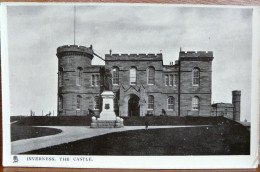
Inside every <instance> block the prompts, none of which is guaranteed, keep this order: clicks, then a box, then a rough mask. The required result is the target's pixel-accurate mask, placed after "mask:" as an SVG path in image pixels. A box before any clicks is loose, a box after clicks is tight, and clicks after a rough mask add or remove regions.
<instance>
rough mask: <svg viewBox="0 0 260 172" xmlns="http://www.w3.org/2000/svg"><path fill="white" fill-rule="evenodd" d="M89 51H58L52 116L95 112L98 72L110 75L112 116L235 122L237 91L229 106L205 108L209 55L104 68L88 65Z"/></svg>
mask: <svg viewBox="0 0 260 172" xmlns="http://www.w3.org/2000/svg"><path fill="white" fill-rule="evenodd" d="M94 55H95V53H94V52H93V49H92V46H90V47H83V46H77V45H70V46H61V47H58V49H57V57H58V68H59V72H58V80H59V81H58V115H59V116H75V115H89V114H92V115H96V116H99V114H100V112H101V110H102V109H101V104H102V99H101V96H100V95H101V93H102V92H103V89H102V88H103V82H104V80H103V76H102V71H104V70H105V69H109V70H110V72H111V74H112V85H113V88H112V91H113V92H114V94H115V97H116V98H115V100H114V109H115V112H116V114H117V115H118V116H122V117H124V116H128V117H131V116H146V115H169V116H181V117H182V116H205V117H206V116H225V117H227V118H230V119H235V120H239V119H240V95H241V93H240V91H233V103H232V104H228V103H216V104H213V105H211V94H212V61H213V59H214V57H213V52H211V51H209V52H205V51H198V52H194V51H188V52H184V51H180V52H179V59H178V60H176V61H175V63H173V62H172V63H170V65H164V64H163V56H162V54H121V55H119V54H106V55H105V65H104V66H103V65H92V63H91V61H92V59H93V57H94Z"/></svg>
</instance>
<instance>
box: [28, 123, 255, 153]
mask: <svg viewBox="0 0 260 172" xmlns="http://www.w3.org/2000/svg"><path fill="white" fill-rule="evenodd" d="M24 154H41V155H44V154H46V155H249V154H250V132H249V131H248V130H247V129H246V128H245V127H243V126H242V125H239V124H235V125H232V124H230V123H229V124H221V125H215V126H210V127H196V128H169V129H149V130H134V131H125V132H118V133H111V134H106V135H101V136H97V137H93V138H89V139H84V140H79V141H75V142H71V143H66V144H61V145H58V146H52V147H49V148H44V149H40V150H35V151H31V152H27V153H24Z"/></svg>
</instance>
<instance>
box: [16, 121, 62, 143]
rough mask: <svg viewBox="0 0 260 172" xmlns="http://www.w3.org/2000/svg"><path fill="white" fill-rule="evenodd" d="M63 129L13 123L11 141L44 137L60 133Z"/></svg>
mask: <svg viewBox="0 0 260 172" xmlns="http://www.w3.org/2000/svg"><path fill="white" fill-rule="evenodd" d="M60 132H61V130H59V129H55V128H46V127H32V126H20V125H15V124H12V125H11V141H16V140H22V139H29V138H35V137H42V136H48V135H54V134H58V133H60Z"/></svg>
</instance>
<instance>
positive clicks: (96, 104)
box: [94, 96, 99, 110]
mask: <svg viewBox="0 0 260 172" xmlns="http://www.w3.org/2000/svg"><path fill="white" fill-rule="evenodd" d="M94 101H95V105H94V109H96V110H98V109H99V96H95V98H94Z"/></svg>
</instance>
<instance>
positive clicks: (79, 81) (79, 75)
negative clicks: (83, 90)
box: [76, 67, 82, 86]
mask: <svg viewBox="0 0 260 172" xmlns="http://www.w3.org/2000/svg"><path fill="white" fill-rule="evenodd" d="M76 75H77V76H76V85H78V86H80V85H81V80H82V79H81V78H82V68H81V67H78V68H77V74H76Z"/></svg>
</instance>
